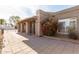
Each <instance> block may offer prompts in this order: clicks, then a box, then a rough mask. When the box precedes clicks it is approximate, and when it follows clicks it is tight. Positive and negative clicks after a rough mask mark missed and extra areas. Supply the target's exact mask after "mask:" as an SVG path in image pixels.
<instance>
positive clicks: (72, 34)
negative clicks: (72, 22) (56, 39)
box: [68, 28, 78, 40]
mask: <svg viewBox="0 0 79 59" xmlns="http://www.w3.org/2000/svg"><path fill="white" fill-rule="evenodd" d="M68 32H69V34H68V37H69V38H71V39H75V40H76V39H78V35H77V32H76V31H75V30H74V29H73V28H69V30H68Z"/></svg>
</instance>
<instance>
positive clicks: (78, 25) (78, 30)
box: [77, 17, 79, 33]
mask: <svg viewBox="0 0 79 59" xmlns="http://www.w3.org/2000/svg"><path fill="white" fill-rule="evenodd" d="M77 32H78V33H79V17H77Z"/></svg>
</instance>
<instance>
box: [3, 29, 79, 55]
mask: <svg viewBox="0 0 79 59" xmlns="http://www.w3.org/2000/svg"><path fill="white" fill-rule="evenodd" d="M4 43H5V47H4V48H3V49H2V53H14V54H52V53H56V54H60V53H61V54H62V53H79V44H75V43H71V42H65V41H60V40H55V39H48V38H45V37H36V36H29V35H25V34H20V33H17V32H15V31H14V30H8V31H5V34H4Z"/></svg>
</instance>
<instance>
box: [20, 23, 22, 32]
mask: <svg viewBox="0 0 79 59" xmlns="http://www.w3.org/2000/svg"><path fill="white" fill-rule="evenodd" d="M20 32H22V23H21V24H20Z"/></svg>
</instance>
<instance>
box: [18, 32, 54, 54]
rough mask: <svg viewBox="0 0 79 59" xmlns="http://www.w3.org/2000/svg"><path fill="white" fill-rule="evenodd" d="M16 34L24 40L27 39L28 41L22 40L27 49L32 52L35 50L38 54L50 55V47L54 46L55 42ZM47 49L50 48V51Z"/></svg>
mask: <svg viewBox="0 0 79 59" xmlns="http://www.w3.org/2000/svg"><path fill="white" fill-rule="evenodd" d="M17 34H19V35H21V36H23V37H25V38H28V39H29V40H23V41H22V42H24V43H25V44H26V45H28V46H29V47H31V48H32V49H33V50H35V51H36V52H37V53H40V54H44V53H45V54H49V53H51V50H52V46H53V45H54V44H55V40H51V39H48V38H44V37H36V36H32V35H25V34H23V33H17ZM48 47H49V48H51V50H50V49H48Z"/></svg>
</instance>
